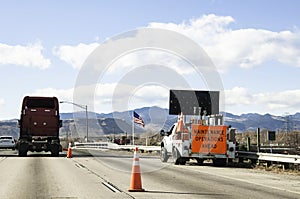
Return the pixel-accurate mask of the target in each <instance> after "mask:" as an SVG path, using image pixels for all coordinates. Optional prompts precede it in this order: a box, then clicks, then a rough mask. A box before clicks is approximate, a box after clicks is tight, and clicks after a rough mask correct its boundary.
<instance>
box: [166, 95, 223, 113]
mask: <svg viewBox="0 0 300 199" xmlns="http://www.w3.org/2000/svg"><path fill="white" fill-rule="evenodd" d="M194 107H197V109H196V110H197V111H196V113H195V108H194ZM198 107H201V115H203V113H204V112H206V115H213V114H219V91H192V90H170V99H169V114H170V115H178V114H180V113H181V112H182V113H183V114H184V115H194V114H196V115H198V114H199V111H198Z"/></svg>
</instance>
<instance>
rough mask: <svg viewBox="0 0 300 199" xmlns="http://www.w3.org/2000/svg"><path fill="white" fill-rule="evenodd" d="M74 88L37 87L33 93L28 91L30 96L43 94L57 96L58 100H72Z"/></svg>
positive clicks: (44, 95) (43, 95)
mask: <svg viewBox="0 0 300 199" xmlns="http://www.w3.org/2000/svg"><path fill="white" fill-rule="evenodd" d="M73 90H74V89H55V88H43V89H37V90H36V91H34V92H33V93H28V94H26V95H28V96H42V97H57V98H58V100H66V101H70V100H72V98H73Z"/></svg>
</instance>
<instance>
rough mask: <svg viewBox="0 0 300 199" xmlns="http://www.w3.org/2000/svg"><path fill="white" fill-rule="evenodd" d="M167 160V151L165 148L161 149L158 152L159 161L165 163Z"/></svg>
mask: <svg viewBox="0 0 300 199" xmlns="http://www.w3.org/2000/svg"><path fill="white" fill-rule="evenodd" d="M168 159H169V156H168V152H167V149H166V148H165V147H161V150H160V160H161V161H162V162H167V161H168Z"/></svg>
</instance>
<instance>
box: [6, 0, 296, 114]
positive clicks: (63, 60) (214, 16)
mask: <svg viewBox="0 0 300 199" xmlns="http://www.w3.org/2000/svg"><path fill="white" fill-rule="evenodd" d="M298 9H299V2H298V1H296V0H294V1H292V0H287V1H279V0H278V1H268V0H265V1H258V0H257V1H255V0H252V1H250V0H249V1H237V0H236V1H233V0H226V1H225V0H224V1H221V0H220V1H218V0H211V1H208V0H207V1H197V0H195V1H193V0H189V1H158V0H154V1H121V0H119V1H117V0H112V1H85V2H84V1H37V0H36V1H33V0H32V1H30V0H29V1H21V2H20V1H0V16H1V17H0V26H1V29H0V30H1V31H0V70H1V73H0V81H1V84H0V89H1V91H2V92H1V94H0V119H12V118H18V117H19V113H20V108H21V100H22V98H23V97H24V96H25V95H50V96H53V95H55V96H57V97H58V98H59V99H60V100H67V101H74V99H73V91H74V87H75V84H76V79H77V77H78V74H79V72H80V69H81V65H82V63H83V61H84V60H85V59H86V58H87V56H88V55H89V54H90V53H91V52H92V51H93V50H94V49H95V48H96V47H97V46H99V45H101V43H102V42H104V41H105V40H107V39H109V38H111V37H113V36H116V35H119V34H121V33H123V32H126V31H130V30H134V29H137V28H142V27H152V28H162V29H169V30H173V31H177V32H178V33H180V34H184V35H185V36H187V37H189V38H191V39H193V40H194V41H195V42H197V43H198V44H199V45H200V46H201V47H202V48H203V50H204V51H206V52H207V54H208V56H209V57H210V58H211V59H212V61H213V62H214V64H215V66H216V67H217V69H218V71H219V73H220V76H221V78H222V82H223V86H224V91H225V111H227V112H231V113H236V114H242V113H249V112H257V113H261V114H265V113H271V114H275V115H283V114H285V113H286V112H288V113H291V114H293V113H296V112H300V103H299V102H298V101H299V100H298V99H300V88H299V78H298V77H299V75H300V58H299V57H300V30H299V27H300V24H299V23H300V22H299V18H300V16H299V10H298ZM203 35H205V38H204V37H203ZM135 56H136V57H138V56H139V55H138V54H137V55H135ZM153 56H155V53H154V54H151V57H153ZM136 57H130V56H129V57H127V58H124V59H123V60H120V62H119V63H118V64H119V67H120V70H117V72H115V73H114V72H112V74H110V75H107V76H106V77H104V79H105V83H104V84H103V85H100V88H101V89H99V90H100V91H99V93H96V94H95V101H94V102H93V103H95V106H94V111H96V112H99V113H101V112H110V111H112V110H113V109H112V107H111V105H110V104H109V103H108V102H109V101H110V98H111V96H112V94H111V93H110V92H111V90H113V89H114V88H115V87H114V86H115V84H116V83H117V81H118V80H119V79H120V77H121V76H122V74H124V73H125V72H126V70H127V69H128V67H127V69H126V70H125V68H126V67H124V68H122V67H123V66H122V64H123V65H124V66H125V65H126V64H127V65H128V64H129V65H130V64H132V63H134V61H132V60H133V59H134V60H136V59H138V58H136ZM158 57H160V56H159V55H158ZM139 59H140V58H139ZM139 62H141V61H140V60H139ZM178 63H180V62H178ZM123 69H124V71H123ZM115 71H116V70H115ZM127 72H128V71H127ZM114 75H115V76H114ZM145 75H146V74H145ZM189 75H191V74H189ZM189 75H184V74H183V76H184V77H185V78H187V79H188V78H195V77H192V76H189ZM116 76H118V77H116ZM110 77H112V78H111V79H110ZM191 84H192V88H194V89H205V88H203V87H202V86H199V84H197V83H195V82H193V81H191ZM146 87H147V85H145V89H144V90H147V91H149V92H148V95H147V93H146V94H145V95H144V96H143V97H141V96H140V95H141V93H143V92H141V91H142V90H141V88H139V89H137V92H136V96H132V101H131V102H128V104H130V105H129V107H131V108H138V107H141V106H152V105H159V106H162V107H167V104H168V103H167V96H166V94H165V93H168V92H166V91H167V88H160V89H158V88H157V87H153V85H152V87H151V86H148V87H147V88H146ZM151 89H152V90H151ZM155 91H157V95H155V96H156V98H157V100H154V99H153V95H154V94H153V92H155ZM151 92H152V94H151V96H152V97H151V96H150V95H149V93H151ZM159 93H161V94H162V95H161V97H159V96H160V95H159ZM76 102H77V103H80V104H87V105H88V106H89V107H90V106H92V105H91V104H90V103H92V102H89V101H85V99H84V97H83V98H82V100H79V101H76ZM61 110H62V112H69V111H73V107H72V106H70V105H66V104H62V105H61Z"/></svg>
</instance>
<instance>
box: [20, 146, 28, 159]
mask: <svg viewBox="0 0 300 199" xmlns="http://www.w3.org/2000/svg"><path fill="white" fill-rule="evenodd" d="M19 156H20V157H26V156H27V144H20V146H19Z"/></svg>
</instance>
